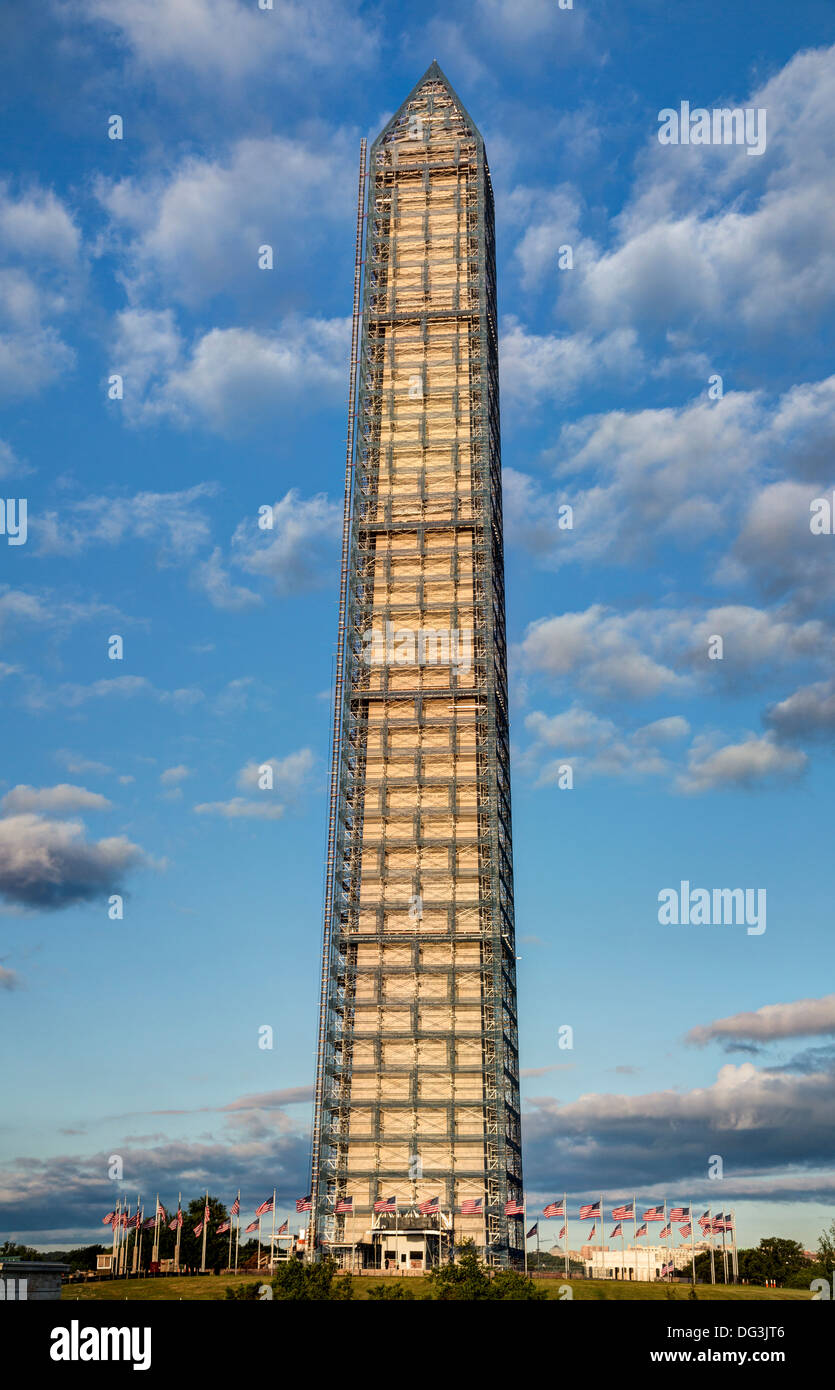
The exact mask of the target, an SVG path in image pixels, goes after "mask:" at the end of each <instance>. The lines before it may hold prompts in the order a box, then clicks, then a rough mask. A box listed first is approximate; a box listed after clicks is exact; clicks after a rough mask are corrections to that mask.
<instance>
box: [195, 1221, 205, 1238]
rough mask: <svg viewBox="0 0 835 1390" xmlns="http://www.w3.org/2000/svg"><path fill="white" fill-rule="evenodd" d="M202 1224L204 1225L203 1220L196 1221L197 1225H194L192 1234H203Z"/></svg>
mask: <svg viewBox="0 0 835 1390" xmlns="http://www.w3.org/2000/svg"><path fill="white" fill-rule="evenodd" d="M204 1225H205V1222H203V1221H198V1223H197V1225H196V1226H195V1228H194V1234H195V1235H196V1236H202V1234H203V1226H204Z"/></svg>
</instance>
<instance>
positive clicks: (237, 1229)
mask: <svg viewBox="0 0 835 1390" xmlns="http://www.w3.org/2000/svg"><path fill="white" fill-rule="evenodd" d="M240 1244H241V1189H240V1188H238V1215H237V1216H236V1217H235V1273H236V1274H237V1272H238V1250H239V1248H240Z"/></svg>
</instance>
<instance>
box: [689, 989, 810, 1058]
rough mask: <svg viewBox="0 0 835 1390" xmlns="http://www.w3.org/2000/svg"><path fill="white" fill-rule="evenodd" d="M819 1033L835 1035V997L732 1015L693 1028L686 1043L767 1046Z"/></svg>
mask: <svg viewBox="0 0 835 1390" xmlns="http://www.w3.org/2000/svg"><path fill="white" fill-rule="evenodd" d="M818 1033H824V1034H829V1033H835V994H826V995H824V996H823V997H821V998H818V999H796V1000H794V1001H793V1002H792V1003H790V1004H764V1005H763V1007H762V1008H761V1009H752V1010H749V1011H748V1012H746V1013H741V1014H731V1015H729V1017H727V1018H719V1019H716V1020H715V1021H714V1022H713V1023H706V1024H703V1025H700V1026H699V1027H697V1028H691V1029H690V1032H689V1033H688V1034H687V1038H686V1041H687V1042H689V1043H693V1044H695V1045H696V1046H697V1047H704V1045H705V1044H706V1043H709V1042H713V1041H719V1042H722V1041H728V1042H737V1041H746V1042H755V1043H764V1042H773V1041H775V1040H776V1039H779V1038H799V1037H805V1036H811V1035H814V1034H818Z"/></svg>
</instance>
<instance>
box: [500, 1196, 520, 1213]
mask: <svg viewBox="0 0 835 1390" xmlns="http://www.w3.org/2000/svg"><path fill="white" fill-rule="evenodd" d="M504 1214H505V1216H524V1215H525V1208H524V1206H523V1205H522V1203H521V1202H516V1201H514V1199H513V1198H512V1197H511V1198H510V1201H509V1202H505V1204H504Z"/></svg>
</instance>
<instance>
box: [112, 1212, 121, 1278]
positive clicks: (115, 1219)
mask: <svg viewBox="0 0 835 1390" xmlns="http://www.w3.org/2000/svg"><path fill="white" fill-rule="evenodd" d="M121 1205H122V1201H121V1198H120V1199H119V1201H117V1203H116V1210H115V1212H114V1214H113V1220H112V1222H111V1228H112V1229H111V1235H112V1236H113V1254H112V1256H111V1258H110V1268H111V1270H112V1272H113V1274H115V1273H116V1230H117V1228H118V1225H119V1208H120V1207H121Z"/></svg>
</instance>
